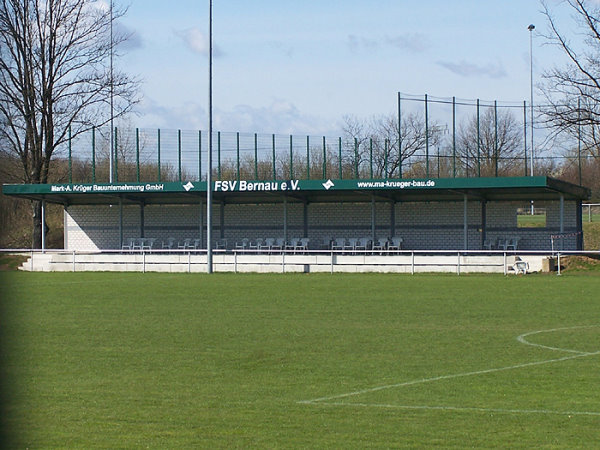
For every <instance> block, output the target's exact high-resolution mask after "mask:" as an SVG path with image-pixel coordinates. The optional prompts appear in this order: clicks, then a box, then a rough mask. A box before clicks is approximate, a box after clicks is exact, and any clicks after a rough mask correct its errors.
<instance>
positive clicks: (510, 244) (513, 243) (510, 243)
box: [504, 237, 519, 250]
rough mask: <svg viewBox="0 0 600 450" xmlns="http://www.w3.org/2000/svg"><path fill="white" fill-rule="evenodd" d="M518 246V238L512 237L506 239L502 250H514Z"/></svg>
mask: <svg viewBox="0 0 600 450" xmlns="http://www.w3.org/2000/svg"><path fill="white" fill-rule="evenodd" d="M518 246H519V238H518V237H512V238H509V239H507V241H506V244H505V246H504V249H505V250H509V249H510V248H512V249H513V250H516V249H517V247H518Z"/></svg>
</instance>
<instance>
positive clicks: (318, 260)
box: [20, 252, 548, 273]
mask: <svg viewBox="0 0 600 450" xmlns="http://www.w3.org/2000/svg"><path fill="white" fill-rule="evenodd" d="M547 256H548V255H542V254H534V255H519V256H517V255H513V254H511V255H506V256H505V255H504V254H501V253H497V254H491V255H490V254H478V253H474V254H468V253H467V254H464V253H461V254H460V256H459V254H458V252H457V253H444V254H425V253H411V252H405V253H399V254H392V255H378V254H372V253H364V254H357V255H344V254H332V253H330V252H323V253H311V254H306V255H298V254H270V255H269V254H231V253H229V254H214V255H213V270H214V271H215V272H279V273H281V272H391V273H416V272H439V273H442V272H449V273H515V272H516V270H515V268H516V262H517V261H523V262H526V263H527V266H528V272H539V271H541V270H542V263H543V260H544V259H545V258H547ZM20 269H21V270H25V271H35V272H60V271H63V272H82V271H118V272H196V273H201V272H206V254H202V253H175V254H166V253H73V252H46V253H34V254H33V259H32V258H31V257H30V258H29V259H28V260H27V261H26V262H25V263H23V265H22V266H21V267H20Z"/></svg>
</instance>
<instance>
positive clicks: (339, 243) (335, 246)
mask: <svg viewBox="0 0 600 450" xmlns="http://www.w3.org/2000/svg"><path fill="white" fill-rule="evenodd" d="M345 246H346V238H336V239H335V240H334V241H333V242H332V244H331V250H344V247H345Z"/></svg>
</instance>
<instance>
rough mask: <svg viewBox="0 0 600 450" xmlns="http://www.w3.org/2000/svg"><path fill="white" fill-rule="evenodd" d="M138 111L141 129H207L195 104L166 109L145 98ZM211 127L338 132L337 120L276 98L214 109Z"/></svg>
mask: <svg viewBox="0 0 600 450" xmlns="http://www.w3.org/2000/svg"><path fill="white" fill-rule="evenodd" d="M138 112H139V114H140V118H139V119H138V122H139V123H140V125H141V127H143V128H164V129H181V130H206V129H207V127H208V112H207V110H206V109H205V107H203V106H201V105H199V104H198V103H193V102H188V103H184V104H182V105H181V106H175V107H165V106H161V105H159V104H158V103H156V102H154V101H153V100H149V99H147V98H146V99H144V101H143V102H142V103H141V104H140V106H139V107H138ZM213 128H214V129H215V131H217V130H218V131H240V132H247V133H268V134H271V133H275V134H296V135H308V134H310V135H328V136H337V135H338V134H339V129H340V127H339V125H338V123H337V121H336V120H330V119H326V118H323V117H319V116H315V115H311V114H306V113H303V112H302V111H300V110H299V109H298V108H297V107H296V106H295V105H294V104H293V103H291V102H289V101H287V100H282V99H275V100H273V101H272V102H271V104H269V105H268V106H263V107H253V106H249V105H237V106H235V107H234V108H233V109H230V110H225V109H220V108H215V109H214V111H213Z"/></svg>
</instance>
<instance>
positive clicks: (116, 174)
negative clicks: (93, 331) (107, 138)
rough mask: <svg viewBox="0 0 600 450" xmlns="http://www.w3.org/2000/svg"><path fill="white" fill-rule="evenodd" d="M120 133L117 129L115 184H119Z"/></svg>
mask: <svg viewBox="0 0 600 450" xmlns="http://www.w3.org/2000/svg"><path fill="white" fill-rule="evenodd" d="M118 142H119V138H118V133H117V127H115V182H119V147H118Z"/></svg>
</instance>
